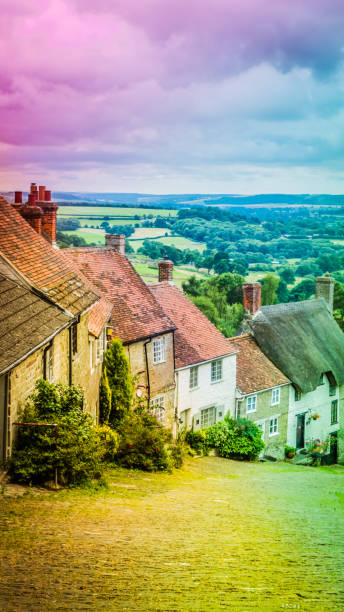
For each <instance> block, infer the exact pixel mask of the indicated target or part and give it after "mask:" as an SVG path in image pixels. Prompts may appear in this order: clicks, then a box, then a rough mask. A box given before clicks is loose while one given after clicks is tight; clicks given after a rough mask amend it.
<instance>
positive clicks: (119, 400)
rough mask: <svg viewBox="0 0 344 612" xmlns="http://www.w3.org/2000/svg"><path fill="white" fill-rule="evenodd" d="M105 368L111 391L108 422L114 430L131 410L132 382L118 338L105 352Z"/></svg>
mask: <svg viewBox="0 0 344 612" xmlns="http://www.w3.org/2000/svg"><path fill="white" fill-rule="evenodd" d="M105 368H106V372H107V378H108V382H109V387H110V390H111V411H110V415H109V419H108V422H109V424H110V425H112V426H113V427H114V428H115V429H116V427H117V425H118V423H119V422H120V421H121V420H122V419H123V417H124V416H125V415H126V414H127V413H128V412H129V410H130V409H131V407H132V401H133V381H132V377H131V374H130V368H129V361H128V359H127V357H126V355H125V353H124V349H123V344H122V342H121V341H120V339H119V338H115V339H114V340H113V341H112V342H111V344H110V346H109V348H108V349H107V350H106V351H105V354H104V369H105Z"/></svg>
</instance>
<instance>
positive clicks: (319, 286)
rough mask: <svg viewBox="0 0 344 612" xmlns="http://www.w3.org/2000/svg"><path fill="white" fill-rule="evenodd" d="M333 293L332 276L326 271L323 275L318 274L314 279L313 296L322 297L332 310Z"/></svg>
mask: <svg viewBox="0 0 344 612" xmlns="http://www.w3.org/2000/svg"><path fill="white" fill-rule="evenodd" d="M333 294H334V278H332V277H331V276H330V275H329V273H328V272H326V274H324V276H318V278H316V279H315V297H316V298H320V297H322V298H324V299H325V300H326V302H327V304H328V306H329V308H330V311H331V312H333Z"/></svg>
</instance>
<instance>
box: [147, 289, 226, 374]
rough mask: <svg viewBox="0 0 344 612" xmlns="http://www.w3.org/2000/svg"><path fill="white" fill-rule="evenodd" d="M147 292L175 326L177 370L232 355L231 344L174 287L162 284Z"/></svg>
mask: <svg viewBox="0 0 344 612" xmlns="http://www.w3.org/2000/svg"><path fill="white" fill-rule="evenodd" d="M149 288H150V290H151V292H152V293H153V295H154V296H155V297H156V299H157V300H158V302H159V304H160V305H161V307H162V308H163V309H164V310H165V312H167V314H168V316H169V317H170V318H171V319H172V321H173V322H174V323H175V324H176V326H177V331H176V332H175V354H176V367H177V368H182V367H185V366H188V365H192V364H193V363H201V362H202V361H208V360H209V359H216V358H218V357H222V356H224V355H228V354H231V353H235V351H236V349H235V347H234V346H233V344H231V343H230V342H229V341H228V340H227V338H225V337H224V336H223V335H222V334H221V332H220V331H219V330H218V329H217V328H216V327H215V326H214V325H213V324H212V323H211V322H210V321H209V319H207V317H205V316H204V314H203V313H202V312H201V311H200V310H199V309H198V308H197V307H196V306H195V305H194V304H193V303H192V302H191V301H190V300H189V298H187V297H186V295H184V293H182V292H181V291H180V290H179V289H178V288H177V287H176V286H175V285H171V284H170V283H169V282H161V283H157V284H154V285H149Z"/></svg>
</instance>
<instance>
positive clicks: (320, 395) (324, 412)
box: [287, 374, 340, 447]
mask: <svg viewBox="0 0 344 612" xmlns="http://www.w3.org/2000/svg"><path fill="white" fill-rule="evenodd" d="M333 400H338V423H337V424H334V425H331V402H332V401H333ZM339 411H340V406H339V388H338V387H337V388H336V394H335V395H329V382H328V378H327V376H326V375H325V374H324V383H323V384H322V385H319V386H318V387H317V388H316V389H315V390H314V391H311V392H310V393H306V394H305V395H302V396H301V399H300V400H299V401H295V390H294V387H293V386H292V385H291V386H290V404H289V418H288V436H287V444H288V445H289V446H293V447H295V446H296V426H297V415H298V414H302V413H306V417H305V441H306V440H314V439H316V438H320V440H321V441H324V440H325V439H326V438H327V437H328V436H329V434H330V433H331V432H334V431H337V430H338V429H339V422H340V412H339ZM315 413H317V414H319V416H320V418H319V419H317V420H316V421H314V420H313V419H311V420H310V422H309V423H307V421H308V420H309V419H308V417H309V416H311V415H312V414H315Z"/></svg>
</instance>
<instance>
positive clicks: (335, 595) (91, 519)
mask: <svg viewBox="0 0 344 612" xmlns="http://www.w3.org/2000/svg"><path fill="white" fill-rule="evenodd" d="M109 478H110V479H111V483H110V488H109V489H108V490H104V491H99V492H92V491H80V490H69V491H59V492H57V493H48V494H47V493H46V492H42V491H40V490H38V491H37V490H32V491H31V492H30V491H27V490H25V489H22V491H21V493H23V492H24V494H23V495H20V494H19V493H20V491H19V490H18V489H16V490H15V492H14V493H13V490H12V489H11V488H10V487H8V488H6V487H5V491H4V493H3V494H2V495H0V551H1V558H2V565H1V570H0V610H2V611H4V612H5V611H6V612H9V611H11V612H12V611H16V612H18V611H19V612H21V611H27V610H30V611H36V610H39V611H43V612H45V611H50V610H54V611H55V610H68V611H74V610H76V611H79V610H92V611H98V610H99V611H110V612H111V611H115V610H116V611H117V610H118V611H121V612H122V611H126V610H130V611H136V610H137V611H145V612H148V611H164V612H165V611H166V612H174V611H176V612H177V611H178V612H179V611H183V612H184V611H191V610H192V611H194V610H195V611H202V612H208V611H210V612H212V611H217V610H230V611H238V612H246V611H251V610H259V611H263V612H265V611H267V612H270V611H275V610H303V611H308V610H309V611H312V612H323V611H330V610H331V611H335V610H338V611H341V610H344V572H343V567H344V564H343V562H344V543H343V540H344V538H343V535H344V469H343V468H339V467H338V468H319V469H318V468H309V467H297V466H292V465H287V464H284V463H281V464H260V463H255V464H253V463H252V464H249V463H240V462H232V461H227V460H225V459H220V458H216V457H208V458H203V459H193V460H189V461H188V462H187V464H186V466H185V468H183V469H182V470H178V471H176V472H175V473H174V474H173V475H167V474H144V473H140V472H126V471H125V470H113V471H112V472H111V473H110V474H109Z"/></svg>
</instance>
